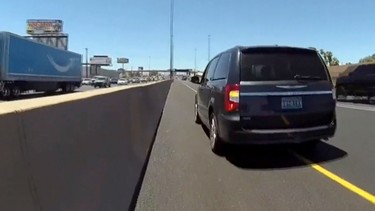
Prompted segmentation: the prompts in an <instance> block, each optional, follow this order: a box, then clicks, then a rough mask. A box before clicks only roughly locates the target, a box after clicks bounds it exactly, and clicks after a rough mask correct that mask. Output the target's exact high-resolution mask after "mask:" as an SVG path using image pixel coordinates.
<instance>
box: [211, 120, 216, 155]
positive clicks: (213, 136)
mask: <svg viewBox="0 0 375 211" xmlns="http://www.w3.org/2000/svg"><path fill="white" fill-rule="evenodd" d="M210 142H211V143H210V144H211V148H214V147H215V144H216V123H215V119H214V118H212V119H211V127H210Z"/></svg>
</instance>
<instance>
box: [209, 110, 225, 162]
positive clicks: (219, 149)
mask: <svg viewBox="0 0 375 211" xmlns="http://www.w3.org/2000/svg"><path fill="white" fill-rule="evenodd" d="M210 146H211V150H212V152H214V153H215V154H217V155H223V154H224V143H223V142H222V140H221V139H220V137H219V136H218V128H217V119H216V116H215V114H214V113H212V114H211V116H210Z"/></svg>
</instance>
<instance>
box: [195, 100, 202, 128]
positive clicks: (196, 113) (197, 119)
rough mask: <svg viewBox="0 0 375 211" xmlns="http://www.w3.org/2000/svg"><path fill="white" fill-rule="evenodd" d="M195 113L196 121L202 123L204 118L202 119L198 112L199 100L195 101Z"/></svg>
mask: <svg viewBox="0 0 375 211" xmlns="http://www.w3.org/2000/svg"><path fill="white" fill-rule="evenodd" d="M194 113H195V119H194V122H195V123H197V124H199V125H200V124H202V120H201V118H200V117H199V114H198V104H197V102H195V103H194Z"/></svg>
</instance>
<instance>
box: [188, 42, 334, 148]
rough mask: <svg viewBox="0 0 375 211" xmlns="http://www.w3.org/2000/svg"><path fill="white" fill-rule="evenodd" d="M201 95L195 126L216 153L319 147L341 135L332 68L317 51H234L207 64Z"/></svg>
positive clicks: (270, 48) (276, 48)
mask: <svg viewBox="0 0 375 211" xmlns="http://www.w3.org/2000/svg"><path fill="white" fill-rule="evenodd" d="M191 81H192V82H195V83H198V84H200V86H199V88H198V91H197V94H196V96H195V121H196V123H202V124H203V125H204V126H206V127H207V128H209V131H210V143H211V149H212V151H214V152H215V153H221V152H223V149H224V148H225V144H226V143H230V144H280V143H296V144H301V145H303V146H307V147H308V148H313V147H314V145H315V144H316V143H318V142H319V141H320V140H321V139H326V140H327V139H328V138H330V137H333V136H334V134H335V131H336V112H335V110H336V98H335V93H334V86H333V84H332V80H331V77H330V75H329V72H328V69H327V67H326V65H325V63H324V61H323V60H322V58H321V57H320V55H319V53H318V52H317V51H315V50H313V49H308V48H295V47H280V46H255V47H234V48H232V49H229V50H227V51H225V52H222V53H220V54H219V55H217V56H216V57H214V58H213V59H212V60H211V61H210V62H209V64H208V65H207V67H206V69H205V71H204V73H203V76H202V78H201V80H198V78H196V77H192V79H191Z"/></svg>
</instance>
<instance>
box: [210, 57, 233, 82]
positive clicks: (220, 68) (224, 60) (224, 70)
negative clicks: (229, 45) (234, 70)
mask: <svg viewBox="0 0 375 211" xmlns="http://www.w3.org/2000/svg"><path fill="white" fill-rule="evenodd" d="M229 61H230V54H229V53H224V54H222V55H221V57H220V60H219V63H218V64H217V66H216V70H215V73H214V77H213V80H221V79H226V78H227V75H228V72H229Z"/></svg>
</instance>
